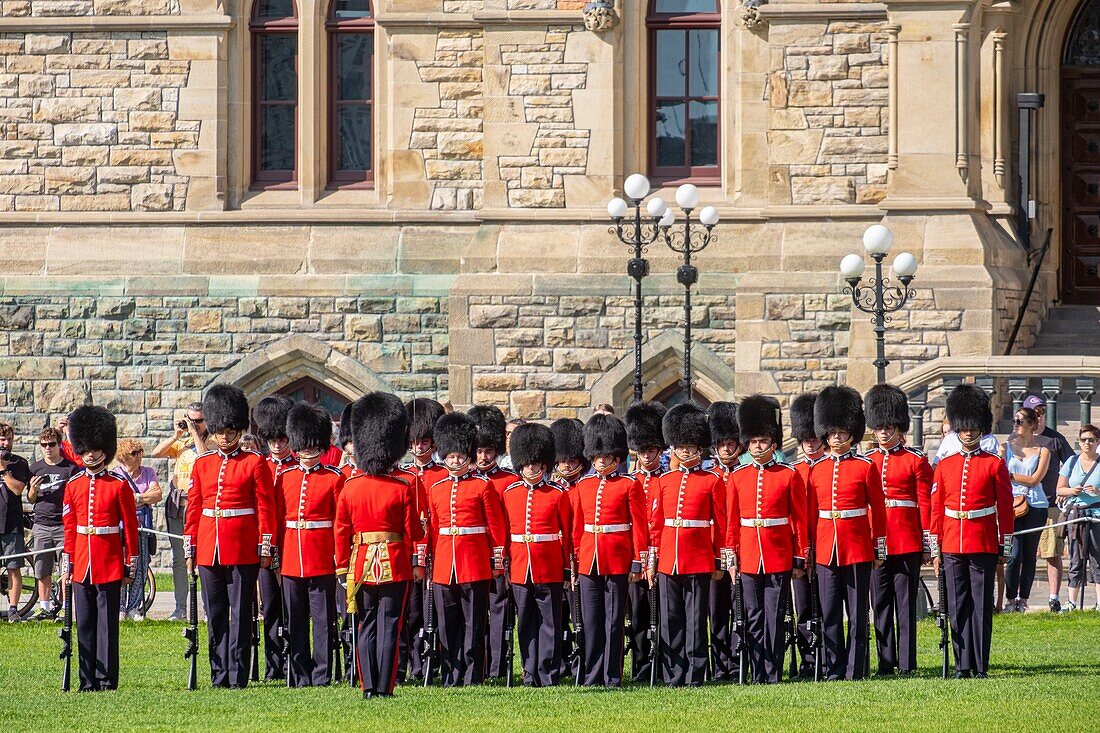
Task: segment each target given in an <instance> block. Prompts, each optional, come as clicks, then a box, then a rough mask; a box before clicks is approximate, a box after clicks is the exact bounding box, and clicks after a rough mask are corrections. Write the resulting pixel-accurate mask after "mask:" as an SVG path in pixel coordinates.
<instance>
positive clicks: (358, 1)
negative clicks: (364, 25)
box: [332, 0, 371, 20]
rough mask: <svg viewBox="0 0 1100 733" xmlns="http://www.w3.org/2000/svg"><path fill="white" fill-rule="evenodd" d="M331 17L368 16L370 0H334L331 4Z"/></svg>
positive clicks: (340, 18)
mask: <svg viewBox="0 0 1100 733" xmlns="http://www.w3.org/2000/svg"><path fill="white" fill-rule="evenodd" d="M332 17H334V18H336V19H337V20H352V19H355V18H370V17H371V11H370V0H335V2H333V4H332Z"/></svg>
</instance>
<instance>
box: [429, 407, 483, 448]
mask: <svg viewBox="0 0 1100 733" xmlns="http://www.w3.org/2000/svg"><path fill="white" fill-rule="evenodd" d="M432 440H433V441H434V442H435V451H436V453H438V454H439V457H440V458H444V459H445V458H446V457H447V456H449V455H450V454H451V453H461V454H463V455H464V456H467V457H469V458H471V459H472V458H473V457H474V456H475V455H477V423H475V422H474V421H473V419H472V418H471V417H470V416H469V415H467V414H466V413H464V412H448V413H446V414H444V415H443V417H441V418H439V420H438V421H436V423H435V431H434V432H433V433H432Z"/></svg>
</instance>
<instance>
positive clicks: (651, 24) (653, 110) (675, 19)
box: [646, 0, 722, 186]
mask: <svg viewBox="0 0 1100 733" xmlns="http://www.w3.org/2000/svg"><path fill="white" fill-rule="evenodd" d="M714 5H715V12H713V13H658V12H657V10H656V8H657V0H650V1H649V8H648V12H647V14H646V28H647V29H648V56H647V58H648V63H647V91H648V103H647V105H646V109H647V119H646V130H647V134H646V139H647V141H648V153H647V156H648V159H647V165H648V168H649V177H650V180H652V181H654V182H656V183H660V184H664V185H677V184H680V183H694V184H696V185H702V186H713V185H717V184H718V183H719V182H720V171H721V167H722V125H721V119H722V98H721V94H720V93H719V94H717V95H715V96H709V97H700V96H688V91H687V89H686V88H685V90H684V96H683V97H658V96H657V64H658V61H659V59H658V58H657V33H658V32H659V31H662V30H701V29H714V30H717V31H718V48H717V52H718V58H716V59H715V67H716V68H715V79H716V80H717V86H718V90H719V92H720V91H721V88H722V64H721V50H722V33H721V28H722V14H721V12H719V5H718V0H714ZM690 50H691V49H690V45H689V46H688V48H686V49H685V60H686V62H687V63H690ZM677 100H680V101H683V102H684V122H685V125H684V159H685V162H686V163H687V165H686V166H660V167H658V165H657V104H658V102H662V101H677ZM691 102H717V104H718V128H717V130H716V131H715V134H716V136H717V137H716V142H715V144H716V146H717V150H716V155H717V160H716V161H715V164H714V165H707V166H692V165H691V124H690V123H691V116H690V115H691Z"/></svg>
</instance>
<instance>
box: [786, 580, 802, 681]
mask: <svg viewBox="0 0 1100 733" xmlns="http://www.w3.org/2000/svg"><path fill="white" fill-rule="evenodd" d="M790 588H791V595H790V598H789V599H788V601H787V643H788V644H789V645H790V648H791V664H790V669H788V673H789V675H788V676H789V677H790V678H791V679H792V680H793V679H795V678H796V677H798V666H799V664H798V620H797V619H796V618H795V612H794V579H793V578H792V579H791V586H790Z"/></svg>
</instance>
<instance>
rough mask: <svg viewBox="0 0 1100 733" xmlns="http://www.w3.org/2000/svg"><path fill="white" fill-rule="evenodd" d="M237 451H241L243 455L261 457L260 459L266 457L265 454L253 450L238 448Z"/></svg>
mask: <svg viewBox="0 0 1100 733" xmlns="http://www.w3.org/2000/svg"><path fill="white" fill-rule="evenodd" d="M237 450H239V451H240V452H241V453H251V454H252V455H254V456H259V457H260V458H263V457H264V454H263V453H260V452H259V451H256V450H252V449H251V448H238V449H237Z"/></svg>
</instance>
